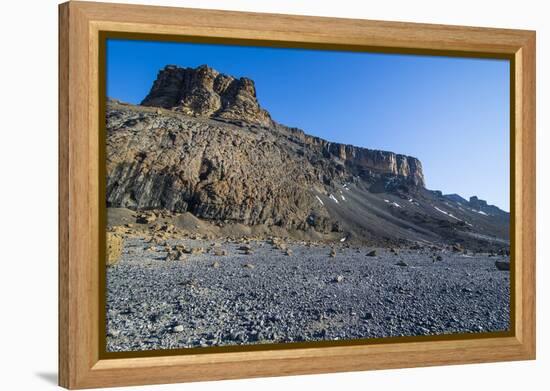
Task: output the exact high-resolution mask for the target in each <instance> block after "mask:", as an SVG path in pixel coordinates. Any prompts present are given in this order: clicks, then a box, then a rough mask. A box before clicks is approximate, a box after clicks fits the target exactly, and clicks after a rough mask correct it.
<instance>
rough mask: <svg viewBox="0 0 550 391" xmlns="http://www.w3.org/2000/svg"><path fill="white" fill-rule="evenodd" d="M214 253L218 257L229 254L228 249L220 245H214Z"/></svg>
mask: <svg viewBox="0 0 550 391" xmlns="http://www.w3.org/2000/svg"><path fill="white" fill-rule="evenodd" d="M212 253H213V254H214V255H215V256H217V257H221V256H224V255H227V251H225V250H224V249H222V248H219V247H214V250H213V251H212Z"/></svg>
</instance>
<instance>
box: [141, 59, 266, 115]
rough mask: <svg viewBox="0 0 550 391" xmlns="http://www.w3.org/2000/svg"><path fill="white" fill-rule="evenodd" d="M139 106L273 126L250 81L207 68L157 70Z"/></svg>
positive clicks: (175, 67) (174, 67) (171, 66)
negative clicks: (148, 90)
mask: <svg viewBox="0 0 550 391" xmlns="http://www.w3.org/2000/svg"><path fill="white" fill-rule="evenodd" d="M141 105H142V106H154V107H162V108H166V109H172V110H175V111H181V112H183V113H184V114H187V115H192V116H196V117H209V118H221V119H226V120H236V121H244V122H248V123H252V124H258V125H262V126H272V125H273V121H272V120H271V116H270V115H269V113H268V112H267V111H266V110H264V109H262V108H261V107H260V104H259V103H258V100H257V99H256V88H255V86H254V82H253V81H252V80H250V79H247V78H244V77H241V78H239V79H236V78H234V77H232V76H228V75H224V74H222V73H219V72H218V71H216V70H215V69H212V68H210V67H209V66H207V65H201V66H199V67H197V68H180V67H178V66H175V65H167V66H166V67H164V69H162V70H160V71H159V73H158V75H157V79H156V80H155V82H154V84H153V87H152V88H151V91H150V92H149V94H148V95H147V96H146V97H145V99H144V100H143V101H142V102H141Z"/></svg>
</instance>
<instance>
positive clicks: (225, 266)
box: [107, 237, 510, 352]
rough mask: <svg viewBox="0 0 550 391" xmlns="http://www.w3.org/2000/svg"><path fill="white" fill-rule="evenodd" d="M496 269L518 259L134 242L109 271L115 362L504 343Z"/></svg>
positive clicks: (505, 284)
mask: <svg viewBox="0 0 550 391" xmlns="http://www.w3.org/2000/svg"><path fill="white" fill-rule="evenodd" d="M173 247H179V248H185V249H186V250H185V254H184V253H183V252H182V253H181V254H180V255H179V256H177V257H176V259H174V257H170V256H167V254H168V252H169V250H170V249H171V248H173ZM373 250H374V254H373V253H372V251H373ZM369 253H370V255H367V254H369ZM496 260H505V261H507V260H508V259H507V257H503V256H498V257H495V256H489V254H477V255H464V254H462V253H455V252H451V251H446V250H433V249H430V248H428V247H426V248H420V249H415V250H411V249H397V250H391V249H385V248H376V249H373V248H354V247H352V246H350V247H346V246H338V247H334V250H332V248H331V247H330V246H329V245H324V244H315V245H311V244H307V243H304V242H288V243H286V244H284V245H280V244H277V243H272V242H269V241H260V240H258V241H250V242H248V243H245V244H243V243H242V242H239V241H227V240H226V241H224V240H219V241H217V242H213V241H212V240H192V239H182V240H176V239H170V240H167V242H166V243H165V244H163V245H160V246H159V245H155V244H152V243H148V242H146V241H145V239H143V238H139V237H130V238H127V239H126V240H125V243H124V248H123V251H122V257H121V259H120V261H119V262H118V263H117V264H116V265H114V266H111V267H108V269H107V290H108V291H107V351H110V352H117V351H143V350H156V349H175V348H189V347H209V346H227V345H246V344H261V343H288V342H303V341H322V340H329V341H331V340H348V339H357V338H361V339H362V338H378V337H392V336H417V335H439V334H452V333H482V332H493V331H504V330H508V329H509V326H510V276H509V272H508V271H501V270H498V269H497V268H496V267H495V261H496Z"/></svg>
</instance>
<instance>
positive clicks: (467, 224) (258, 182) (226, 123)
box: [106, 66, 508, 242]
mask: <svg viewBox="0 0 550 391" xmlns="http://www.w3.org/2000/svg"><path fill="white" fill-rule="evenodd" d="M106 113H107V148H106V152H107V205H108V206H109V207H122V208H129V209H134V210H145V209H165V210H168V211H172V212H191V213H192V214H193V215H195V216H197V217H199V218H203V219H207V220H211V221H217V222H231V223H242V224H246V225H259V224H265V225H267V226H274V225H277V226H281V227H285V228H287V229H289V228H290V229H299V230H309V229H313V230H315V231H317V232H324V233H329V232H335V231H342V232H344V233H345V232H349V233H352V232H353V233H354V235H355V237H368V236H369V235H371V236H372V235H375V236H377V237H380V238H387V237H399V238H405V239H408V240H414V238H418V237H419V236H418V235H423V236H422V237H423V238H424V240H427V241H434V240H440V239H441V240H448V241H451V240H455V239H456V238H457V235H462V236H461V237H464V238H465V239H464V240H470V239H471V238H474V239H472V240H478V241H479V240H484V241H487V240H489V241H492V242H495V240H494V239H492V238H493V237H497V238H499V239H498V240H501V241H502V240H504V241H507V234H506V232H507V231H506V227H507V219H508V214H506V213H505V212H502V211H500V210H499V209H498V208H496V207H492V206H487V205H486V204H484V203H483V202H482V201H480V200H477V198H475V197H474V198H472V200H471V202H470V203H468V202H467V201H466V200H464V199H462V198H460V197H458V196H454V195H453V196H443V195H442V194H441V193H440V192H432V191H429V190H427V189H425V182H424V175H423V173H422V165H421V163H420V161H419V160H418V159H416V158H414V157H410V156H405V155H400V154H395V153H393V152H386V151H379V150H371V149H366V148H360V147H355V146H352V145H344V144H339V143H332V142H329V141H326V140H323V139H321V138H318V137H314V136H310V135H307V134H306V133H304V131H302V130H301V129H297V128H290V127H286V126H283V125H281V124H278V123H276V122H274V121H273V120H272V119H271V117H270V115H269V113H267V112H266V111H265V110H263V109H261V108H260V105H259V104H258V101H257V99H256V92H255V87H254V83H253V82H252V81H251V80H249V79H245V78H241V79H236V78H233V77H231V76H227V75H223V74H221V73H219V72H217V71H215V70H213V69H211V68H209V67H207V66H200V67H198V68H196V69H192V68H179V67H175V66H167V67H165V68H164V69H163V70H161V71H160V72H159V75H158V77H157V80H156V81H155V82H154V85H153V87H152V89H151V92H150V93H149V94H148V95H147V97H146V98H145V99H144V100H143V102H142V105H140V106H134V105H129V104H124V103H121V102H118V101H115V100H109V101H108V103H107V111H106ZM349 186H353V189H351V188H349ZM350 189H351V190H352V191H349V193H346V191H348V190H350ZM446 197H447V198H446ZM457 197H458V198H457ZM402 201H403V202H406V203H405V204H403V203H402ZM449 208H453V209H449ZM359 210H361V211H362V212H361V213H364V214H361V213H359ZM388 224H393V225H391V227H392V228H391V230H390V229H389V228H387V227H390V225H388ZM477 230H479V233H481V234H482V235H479V234H478V233H475V232H478V231H477ZM373 232H374V233H373ZM489 237H490V238H489ZM442 238H443V239H442ZM469 238H470V239H469ZM487 238H489V239H487Z"/></svg>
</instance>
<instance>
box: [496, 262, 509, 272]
mask: <svg viewBox="0 0 550 391" xmlns="http://www.w3.org/2000/svg"><path fill="white" fill-rule="evenodd" d="M495 266H496V268H497V269H498V270H501V271H509V270H510V262H506V261H495Z"/></svg>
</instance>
